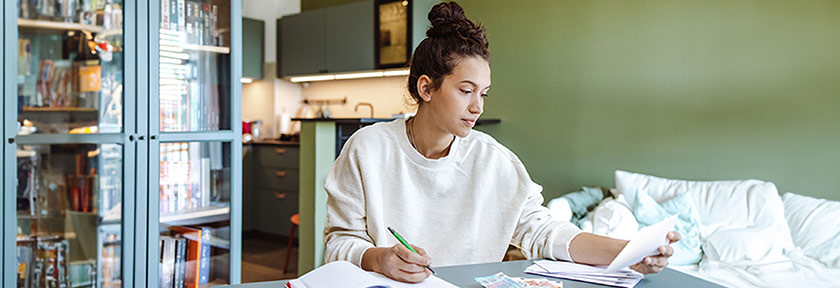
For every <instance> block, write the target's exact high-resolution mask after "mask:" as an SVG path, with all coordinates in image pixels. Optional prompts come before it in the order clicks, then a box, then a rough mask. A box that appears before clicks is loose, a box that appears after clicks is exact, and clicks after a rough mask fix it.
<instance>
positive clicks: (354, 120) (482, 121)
mask: <svg viewBox="0 0 840 288" xmlns="http://www.w3.org/2000/svg"><path fill="white" fill-rule="evenodd" d="M394 119H397V118H292V121H301V122H335V123H339V124H358V123H376V122H385V121H391V120H394ZM501 122H502V119H498V118H488V119H484V118H479V119H478V121H476V122H475V125H481V124H493V123H501Z"/></svg>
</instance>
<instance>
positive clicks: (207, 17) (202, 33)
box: [160, 0, 220, 46]
mask: <svg viewBox="0 0 840 288" xmlns="http://www.w3.org/2000/svg"><path fill="white" fill-rule="evenodd" d="M203 2H206V1H193V0H161V3H160V14H161V17H160V27H161V29H163V30H170V31H176V32H181V33H182V35H183V36H184V39H183V40H184V41H185V42H184V43H185V44H194V45H210V46H218V45H219V44H220V43H219V42H220V41H219V39H218V38H219V37H218V36H219V33H218V27H217V26H218V19H219V17H218V16H219V7H218V6H217V5H215V4H208V3H203Z"/></svg>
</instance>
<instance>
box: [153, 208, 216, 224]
mask: <svg viewBox="0 0 840 288" xmlns="http://www.w3.org/2000/svg"><path fill="white" fill-rule="evenodd" d="M225 220H230V206H228V205H227V204H224V206H220V205H213V206H208V207H204V208H199V209H193V210H186V211H182V212H175V213H170V214H166V215H161V216H160V223H165V224H167V225H195V224H202V223H211V222H219V221H225Z"/></svg>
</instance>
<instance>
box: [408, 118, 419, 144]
mask: <svg viewBox="0 0 840 288" xmlns="http://www.w3.org/2000/svg"><path fill="white" fill-rule="evenodd" d="M408 140H411V147H414V149H415V150H417V151H418V152H419V151H420V149H417V145H415V144H414V118H411V124H409V125H408Z"/></svg>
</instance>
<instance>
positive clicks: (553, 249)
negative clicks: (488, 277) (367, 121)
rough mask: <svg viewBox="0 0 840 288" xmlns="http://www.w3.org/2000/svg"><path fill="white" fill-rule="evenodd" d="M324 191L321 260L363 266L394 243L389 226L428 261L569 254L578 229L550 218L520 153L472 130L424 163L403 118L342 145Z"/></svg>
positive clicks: (452, 262)
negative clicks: (370, 253)
mask: <svg viewBox="0 0 840 288" xmlns="http://www.w3.org/2000/svg"><path fill="white" fill-rule="evenodd" d="M324 188H325V189H326V191H327V195H328V198H327V219H326V225H325V227H324V242H325V244H326V252H325V258H326V259H325V260H326V261H327V262H332V261H338V260H346V261H350V262H351V263H354V264H356V265H359V266H361V261H362V254H364V252H365V250H367V249H368V248H371V247H390V246H393V245H394V244H397V243H399V242H398V241H397V239H396V238H394V236H393V235H391V234H390V233H389V232H388V230H387V227H389V226H390V227H392V228H393V229H395V230H396V231H397V232H399V233H400V234H401V235H402V236H403V238H405V240H406V241H408V242H409V243H411V244H412V245H416V246H419V247H421V248H423V249H425V250H426V252H427V253H428V254H429V256H430V257H431V258H432V265H433V266H447V265H460V264H471V263H483V262H499V261H501V260H502V258H503V257H504V255H505V252H506V251H507V247H508V244H513V245H514V246H517V247H520V248H521V249H522V251H523V252H524V254H525V256H526V257H528V258H553V259H561V260H571V257H570V256H569V243H570V242H571V241H572V238H574V237H575V236H576V235H577V234H578V233H580V230H579V229H578V228H577V227H576V226H574V225H573V224H571V223H569V222H568V221H558V220H553V219H551V216H550V214H549V210H548V209H547V208H545V207H544V206H542V202H543V197H542V194H541V192H542V187H541V186H540V185H538V184H536V183H534V182H533V181H531V178H530V176H528V172H527V171H525V166H524V165H522V162H521V161H519V158H517V157H516V155H514V154H513V152H511V151H510V150H508V149H507V148H505V147H504V146H502V145H501V144H499V143H498V142H496V140H495V139H493V138H492V137H490V136H488V135H487V134H484V133H482V132H480V131H476V130H473V131H471V132H470V134H469V136H467V137H466V138H459V137H456V139H455V141H454V142H453V143H452V147H451V148H450V150H449V155H447V156H446V157H443V158H440V159H428V158H426V157H424V156H423V155H422V154H420V153H419V152H417V151H416V150H415V149H414V147H412V146H411V144H410V143H409V140H408V137H407V135H406V129H405V120H403V119H399V120H395V121H391V122H387V123H377V124H374V125H371V126H367V127H365V128H362V129H360V130H359V131H357V132H356V133H355V134H353V136H351V137H350V139H349V140H348V141H347V143H346V144H345V146H344V149H342V151H341V155H340V156H339V157H338V159H337V160H336V161H335V163H334V164H333V166H332V168H331V169H330V173H329V175H328V176H327V180H326V185H325V187H324Z"/></svg>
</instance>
